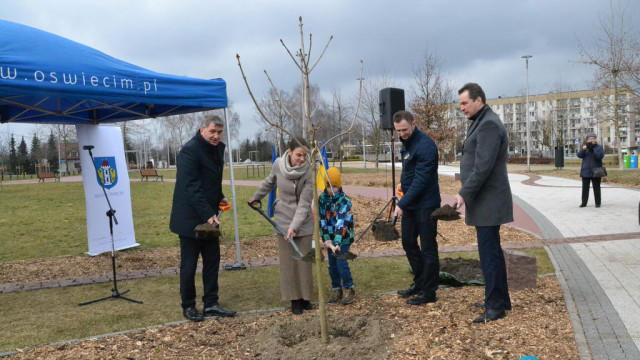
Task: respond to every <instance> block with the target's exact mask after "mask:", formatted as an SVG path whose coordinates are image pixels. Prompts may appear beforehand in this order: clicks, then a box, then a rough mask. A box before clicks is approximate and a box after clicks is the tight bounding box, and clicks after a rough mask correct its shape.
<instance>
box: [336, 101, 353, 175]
mask: <svg viewBox="0 0 640 360" xmlns="http://www.w3.org/2000/svg"><path fill="white" fill-rule="evenodd" d="M331 93H332V98H333V101H332V103H331V115H332V120H333V123H334V125H333V128H334V129H336V130H337V132H338V133H339V134H342V135H340V137H339V138H338V144H337V146H335V147H333V149H332V153H333V154H336V151H337V155H338V158H339V159H340V172H342V158H343V154H344V149H343V147H344V133H343V131H342V130H343V129H345V128H346V125H348V124H345V122H346V121H347V119H348V118H350V117H351V108H350V106H349V104H348V103H347V102H346V101H345V100H344V99H343V98H342V93H341V92H340V90H337V89H333V90H332V91H331ZM352 130H353V129H352ZM334 159H335V155H334Z"/></svg>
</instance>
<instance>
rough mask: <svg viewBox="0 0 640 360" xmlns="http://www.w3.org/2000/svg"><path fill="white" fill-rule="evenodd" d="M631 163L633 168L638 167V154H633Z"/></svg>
mask: <svg viewBox="0 0 640 360" xmlns="http://www.w3.org/2000/svg"><path fill="white" fill-rule="evenodd" d="M629 165H631V169H637V168H638V155H631V163H630V164H629Z"/></svg>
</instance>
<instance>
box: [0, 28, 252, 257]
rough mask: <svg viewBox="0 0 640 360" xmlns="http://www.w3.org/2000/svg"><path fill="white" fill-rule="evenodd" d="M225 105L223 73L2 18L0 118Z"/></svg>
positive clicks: (104, 116) (112, 117) (42, 119)
mask: <svg viewBox="0 0 640 360" xmlns="http://www.w3.org/2000/svg"><path fill="white" fill-rule="evenodd" d="M226 107H227V85H226V82H225V81H224V80H222V79H211V80H204V79H196V78H189V77H183V76H175V75H168V74H161V73H157V72H154V71H150V70H147V69H144V68H141V67H139V66H136V65H133V64H130V63H127V62H124V61H121V60H118V59H116V58H113V57H111V56H109V55H106V54H104V53H102V52H100V51H98V50H96V49H93V48H91V47H88V46H86V45H82V44H79V43H77V42H75V41H72V40H69V39H66V38H63V37H61V36H58V35H55V34H51V33H48V32H46V31H42V30H39V29H35V28H32V27H29V26H26V25H21V24H17V23H14V22H10V21H6V20H0V123H41V124H42V123H44V124H46V123H49V124H69V125H91V124H93V125H99V124H107V123H114V122H120V121H126V120H136V119H145V118H155V117H163V116H170V115H178V114H184V113H189V112H197V111H206V110H213V109H220V108H226ZM224 120H225V123H226V122H227V119H226V111H225V119H224ZM227 141H228V143H227V145H228V153H229V164H230V165H231V166H230V173H231V189H232V196H233V215H234V222H235V232H236V250H237V256H238V264H236V265H235V266H242V263H241V260H240V241H239V238H238V222H237V210H236V204H235V199H236V196H235V186H234V181H233V180H234V178H233V159H232V156H231V153H232V149H231V146H230V145H231V138H230V136H229V132H228V131H227Z"/></svg>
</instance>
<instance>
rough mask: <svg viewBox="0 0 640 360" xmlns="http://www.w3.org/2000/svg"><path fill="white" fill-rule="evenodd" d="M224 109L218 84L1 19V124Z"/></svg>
mask: <svg viewBox="0 0 640 360" xmlns="http://www.w3.org/2000/svg"><path fill="white" fill-rule="evenodd" d="M222 107H227V88H226V83H225V81H224V80H222V79H211V80H204V79H195V78H188V77H183V76H174V75H167V74H161V73H157V72H153V71H150V70H147V69H144V68H141V67H139V66H136V65H133V64H130V63H127V62H124V61H121V60H118V59H115V58H113V57H111V56H109V55H106V54H104V53H102V52H100V51H98V50H95V49H93V48H91V47H88V46H86V45H82V44H79V43H77V42H75V41H71V40H69V39H66V38H63V37H60V36H58V35H54V34H51V33H48V32H45V31H42V30H38V29H35V28H32V27H29V26H25V25H21V24H17V23H13V22H10V21H5V20H0V122H16V123H57V124H100V123H110V122H117V121H124V120H134V119H141V118H149V117H158V116H168V115H176V114H182V113H188V112H194V111H203V110H209V109H217V108H222Z"/></svg>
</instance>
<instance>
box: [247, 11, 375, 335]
mask: <svg viewBox="0 0 640 360" xmlns="http://www.w3.org/2000/svg"><path fill="white" fill-rule="evenodd" d="M299 28H300V45H301V46H300V49H299V50H298V52H297V53H296V56H297V57H296V56H294V55H293V54H292V53H291V51H290V50H289V48H288V47H287V46H286V45H285V44H284V41H282V39H281V40H280V43H281V44H282V46H283V47H284V48H285V50H286V51H287V53H288V54H289V57H290V58H291V60H292V61H293V63H294V64H295V66H296V67H297V68H298V70H299V71H300V74H301V76H302V84H303V89H304V91H303V94H304V96H303V103H304V113H303V116H302V119H300V118H296V117H295V116H293V114H292V112H291V110H290V109H288V108H287V107H283V110H284V111H285V112H286V113H287V115H288V116H290V117H291V118H292V119H293V120H294V122H297V123H299V124H302V127H303V130H306V129H307V128H308V131H305V133H306V134H308V135H307V136H308V139H311V140H312V141H313V142H314V143H315V144H316V146H315V147H314V149H312V150H311V153H310V156H309V157H308V160H307V161H310V162H311V164H310V165H311V168H312V169H313V176H312V178H313V188H314V189H315V188H317V184H316V181H317V167H316V163H317V162H318V161H319V157H318V151H317V150H318V147H317V141H316V140H317V139H316V134H317V131H318V130H319V129H320V127H321V125H318V123H316V122H315V121H312V120H313V119H312V113H313V112H312V108H311V98H310V96H309V93H310V82H309V75H310V74H311V72H312V71H313V70H314V69H315V67H316V66H317V65H318V63H319V62H320V60H321V59H322V57H323V55H324V53H325V51H326V50H327V47H328V46H329V43H330V42H331V40H332V39H333V36H331V37H330V38H329V41H327V44H326V45H325V47H324V49H323V50H322V52H321V53H320V55H319V56H318V58H317V59H316V60H315V62H313V63H312V62H311V61H310V59H311V48H312V45H313V42H312V36H311V35H309V43H308V46H309V47H308V48H306V46H307V44H306V43H305V36H304V32H303V24H302V17H300V18H299ZM236 59H237V60H238V67H239V68H240V72H241V74H242V78H243V80H244V82H245V85H246V86H247V91H248V92H249V95H250V96H251V99H252V100H253V103H254V104H255V105H256V109H257V110H258V113H259V114H260V116H261V117H262V119H263V120H264V121H265V122H266V123H267V125H269V126H270V127H278V124H277V122H276V121H274V120H273V118H271V117H267V116H266V113H265V111H263V110H262V108H261V107H260V105H259V104H258V101H257V100H256V98H255V96H254V94H253V92H252V91H251V87H250V86H249V82H248V80H247V77H246V75H245V73H244V70H243V69H242V64H241V63H240V55H236ZM360 64H361V65H360V77H361V78H362V61H361V62H360ZM264 73H265V75H266V76H267V79H268V80H269V83H270V84H271V88H272V89H273V90H274V92H275V93H276V96H277V97H278V100H280V101H282V97H281V96H280V94H279V92H278V91H277V88H276V87H275V85H274V84H273V82H272V81H271V78H270V77H269V74H268V73H267V71H266V70H265V71H264ZM360 87H361V88H362V82H360ZM358 107H359V102H358ZM358 107H356V114H355V115H354V118H353V120H352V122H351V126H350V127H349V128H348V129H347V130H346V131H349V130H351V128H352V127H353V123H354V121H355V118H356V117H357V109H358ZM282 130H283V131H285V133H287V134H288V135H291V134H290V133H289V132H288V131H286V130H285V129H282ZM341 135H342V134H337V135H335V136H333V137H332V138H330V139H328V140H327V143H330V142H331V141H332V140H334V139H336V138H338V137H340V136H341ZM314 204H315V212H316V213H318V212H319V208H318V194H317V192H316V191H314ZM313 237H314V242H315V245H316V246H315V269H316V279H317V283H318V297H319V298H320V332H321V335H322V341H323V342H324V343H328V342H329V333H328V330H327V327H328V326H327V313H326V298H325V294H324V291H325V289H324V286H323V279H322V275H321V273H322V263H321V261H322V255H321V250H320V249H321V248H322V242H321V239H320V226H319V217H318V216H316V217H315V228H314V236H313Z"/></svg>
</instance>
